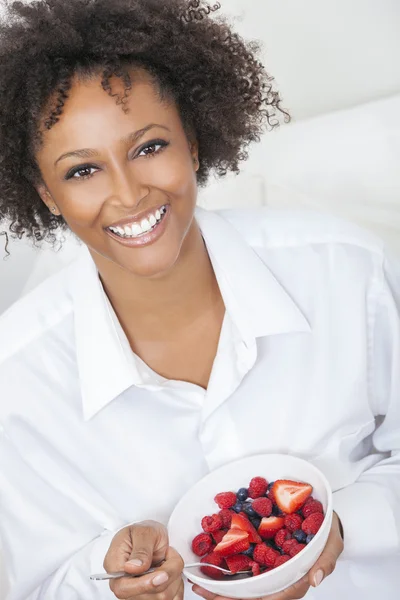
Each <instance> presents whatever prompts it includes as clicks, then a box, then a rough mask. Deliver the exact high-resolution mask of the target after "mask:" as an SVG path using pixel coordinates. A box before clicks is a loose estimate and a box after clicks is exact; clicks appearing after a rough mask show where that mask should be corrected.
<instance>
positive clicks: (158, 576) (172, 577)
mask: <svg viewBox="0 0 400 600" xmlns="http://www.w3.org/2000/svg"><path fill="white" fill-rule="evenodd" d="M165 558H166V560H165V562H164V563H163V564H162V566H161V567H158V568H157V569H156V570H155V571H154V572H153V573H149V574H148V575H142V576H141V577H135V578H132V577H121V578H120V579H114V580H111V581H110V588H111V590H112V592H113V593H114V594H115V595H116V596H117V598H129V597H131V596H132V597H136V596H139V595H142V594H158V593H162V592H164V591H165V590H166V589H167V588H169V587H170V586H175V587H174V588H173V589H174V591H175V593H177V590H178V588H179V582H180V579H181V574H182V570H183V560H182V557H181V556H180V554H178V552H177V551H176V550H175V549H174V548H172V547H169V548H168V550H167V553H166V557H165ZM174 595H175V594H174Z"/></svg>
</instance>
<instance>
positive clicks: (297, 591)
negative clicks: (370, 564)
mask: <svg viewBox="0 0 400 600" xmlns="http://www.w3.org/2000/svg"><path fill="white" fill-rule="evenodd" d="M342 552H343V538H342V535H341V525H340V521H339V518H338V516H337V514H336V513H335V512H334V513H333V518H332V527H331V531H330V533H329V537H328V541H327V543H326V546H325V548H324V550H323V552H322V554H321V556H320V557H319V559H318V560H317V562H316V563H315V565H314V566H313V567H312V569H311V570H310V571H309V572H308V573H307V575H305V576H304V577H303V578H302V579H300V581H297V582H296V583H295V584H294V585H291V586H290V587H288V588H286V589H285V590H283V591H282V592H278V593H276V594H270V595H269V596H263V597H262V598H258V599H257V600H297V599H298V598H303V597H304V596H305V595H306V593H307V592H308V590H309V588H310V585H312V586H314V587H316V586H317V585H319V584H320V583H321V581H322V580H323V579H325V577H327V576H328V575H330V574H331V573H332V572H333V570H334V568H335V566H336V561H337V559H338V558H339V556H340V555H341V553H342ZM192 590H193V591H194V592H195V593H196V594H198V595H199V596H202V597H203V598H205V600H228V598H226V597H225V596H216V595H215V594H213V593H212V592H208V591H207V590H205V589H204V588H202V587H200V586H198V585H194V586H193V587H192Z"/></svg>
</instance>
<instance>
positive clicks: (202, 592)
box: [192, 584, 217, 600]
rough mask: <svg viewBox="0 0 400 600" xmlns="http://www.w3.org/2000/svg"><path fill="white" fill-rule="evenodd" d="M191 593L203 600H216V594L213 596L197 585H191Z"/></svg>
mask: <svg viewBox="0 0 400 600" xmlns="http://www.w3.org/2000/svg"><path fill="white" fill-rule="evenodd" d="M192 591H193V592H194V593H195V594H197V595H198V596H201V597H202V598H205V600H213V599H214V598H217V595H216V594H214V593H213V592H209V591H208V590H205V589H204V588H202V587H201V586H199V585H197V584H195V585H192Z"/></svg>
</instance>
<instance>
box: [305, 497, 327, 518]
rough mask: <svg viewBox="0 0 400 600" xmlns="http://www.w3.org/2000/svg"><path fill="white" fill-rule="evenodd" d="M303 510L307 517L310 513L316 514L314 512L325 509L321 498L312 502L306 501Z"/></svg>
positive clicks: (320, 511)
mask: <svg viewBox="0 0 400 600" xmlns="http://www.w3.org/2000/svg"><path fill="white" fill-rule="evenodd" d="M301 512H302V513H303V517H304V518H305V519H306V518H307V517H309V516H310V515H312V514H314V513H318V512H319V513H322V514H323V513H324V509H323V507H322V504H321V502H320V501H319V500H311V502H306V503H305V505H304V506H303V508H302V509H301Z"/></svg>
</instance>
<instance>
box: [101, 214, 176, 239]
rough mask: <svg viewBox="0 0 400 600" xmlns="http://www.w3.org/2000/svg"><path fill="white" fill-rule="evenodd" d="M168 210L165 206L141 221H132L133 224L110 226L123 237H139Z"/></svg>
mask: <svg viewBox="0 0 400 600" xmlns="http://www.w3.org/2000/svg"><path fill="white" fill-rule="evenodd" d="M166 212H167V209H166V207H165V206H162V207H161V208H160V209H157V210H156V212H155V213H154V214H149V216H148V218H147V219H142V221H141V222H140V223H137V222H136V223H132V225H125V226H124V227H109V229H111V231H112V232H113V233H116V234H118V235H120V236H121V237H137V236H138V235H141V234H142V233H146V232H147V231H150V229H152V228H153V227H154V225H156V224H157V222H158V221H160V220H161V219H162V217H163V216H164V215H165V213H166Z"/></svg>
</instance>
